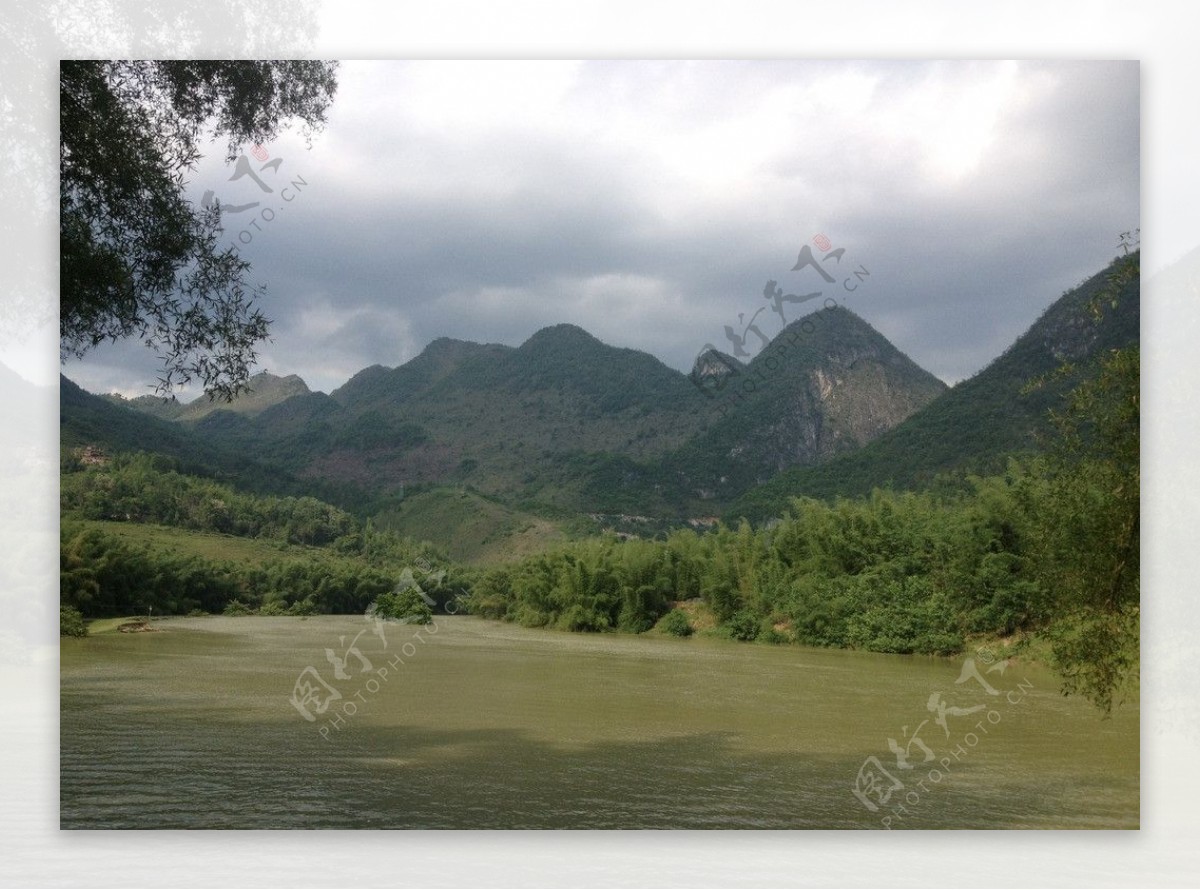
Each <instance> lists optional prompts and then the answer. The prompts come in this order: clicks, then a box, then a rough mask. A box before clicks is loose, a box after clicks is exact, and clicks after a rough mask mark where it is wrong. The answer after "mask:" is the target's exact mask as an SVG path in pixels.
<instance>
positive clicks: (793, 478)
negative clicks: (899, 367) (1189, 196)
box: [726, 254, 1141, 520]
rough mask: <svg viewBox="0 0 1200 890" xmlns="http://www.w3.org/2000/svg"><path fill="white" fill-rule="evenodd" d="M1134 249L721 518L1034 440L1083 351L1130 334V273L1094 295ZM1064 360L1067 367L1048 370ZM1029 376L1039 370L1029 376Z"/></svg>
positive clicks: (893, 480) (1133, 313)
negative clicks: (856, 436) (845, 442)
mask: <svg viewBox="0 0 1200 890" xmlns="http://www.w3.org/2000/svg"><path fill="white" fill-rule="evenodd" d="M1138 259H1139V257H1138V256H1137V255H1136V254H1131V255H1130V257H1121V258H1118V259H1117V260H1114V261H1113V263H1112V264H1110V265H1109V266H1108V267H1107V268H1106V269H1104V270H1103V271H1102V272H1099V273H1097V274H1096V275H1094V276H1092V277H1091V278H1089V279H1088V280H1087V281H1085V282H1083V283H1082V284H1081V285H1079V286H1078V287H1076V288H1074V289H1073V290H1071V291H1068V292H1067V293H1065V294H1064V295H1063V296H1062V297H1061V298H1060V299H1058V300H1057V301H1055V302H1054V303H1053V304H1052V305H1051V306H1050V307H1048V308H1047V309H1046V311H1045V312H1044V313H1043V314H1042V316H1041V318H1039V319H1038V320H1037V321H1036V322H1035V323H1034V324H1033V326H1032V327H1030V328H1029V330H1028V331H1026V332H1025V333H1024V334H1023V335H1022V336H1021V337H1019V338H1018V339H1017V340H1016V342H1015V343H1013V345H1012V346H1010V347H1009V348H1008V349H1007V350H1006V351H1005V352H1004V354H1003V355H1001V356H1000V357H999V358H997V359H996V360H995V361H993V362H992V363H991V364H990V365H988V366H987V367H986V368H984V369H983V370H982V371H980V372H979V373H978V374H976V375H975V376H974V377H972V378H970V379H969V380H966V381H964V382H962V383H960V384H958V385H957V386H955V387H953V388H952V389H951V390H950V391H949V392H947V393H946V394H945V395H944V396H942V397H941V398H939V399H937V400H936V401H934V402H932V403H930V404H929V405H928V406H926V407H924V408H923V409H922V410H920V411H917V412H916V413H914V414H913V415H912V416H911V417H909V418H908V419H907V420H906V421H905V422H903V423H901V424H899V425H897V426H896V427H895V428H894V429H892V430H890V431H888V432H885V433H883V434H882V435H880V436H879V437H878V438H877V439H875V440H874V441H873V442H871V443H870V444H868V445H866V446H865V447H863V448H861V449H859V450H857V451H855V452H853V453H850V454H846V455H841V456H838V457H837V458H835V459H833V460H830V461H828V462H827V463H824V464H822V465H820V466H814V467H804V468H795V469H790V470H787V471H785V472H783V473H781V474H780V475H778V476H777V477H776V478H774V479H772V480H770V481H769V482H767V483H765V484H763V485H761V486H759V487H757V488H754V489H752V490H750V491H748V492H747V493H746V494H745V495H743V496H742V497H741V498H740V499H739V500H738V501H737V502H736V503H735V504H734V505H733V506H732V508H730V510H729V511H728V512H727V514H726V518H727V519H730V520H735V519H737V518H740V517H746V518H749V519H754V520H759V519H765V518H768V517H771V516H777V515H779V514H780V513H782V512H783V511H784V510H786V508H787V505H788V503H789V500H790V498H792V497H795V496H800V495H804V496H809V497H819V498H826V497H832V496H834V495H843V496H853V495H860V494H866V493H869V492H870V491H871V489H872V488H876V487H886V486H894V487H898V488H916V487H922V486H926V485H929V484H930V483H932V482H933V481H934V480H935V478H936V477H937V476H938V475H939V474H944V473H953V472H957V473H960V474H961V473H964V472H971V473H979V474H982V473H992V472H998V471H1000V470H1002V469H1003V467H1004V463H1005V461H1006V459H1007V456H1008V455H1010V454H1015V453H1020V452H1030V451H1035V450H1037V449H1038V448H1039V447H1040V437H1042V436H1044V435H1046V434H1048V433H1049V432H1050V423H1049V417H1048V414H1049V411H1050V410H1051V409H1053V408H1056V407H1059V406H1061V404H1062V399H1063V396H1064V394H1065V393H1066V391H1067V390H1068V389H1070V388H1071V387H1073V386H1075V385H1078V383H1079V382H1080V375H1081V374H1084V373H1086V372H1087V370H1088V368H1089V362H1090V360H1091V359H1093V358H1094V357H1096V356H1097V355H1099V354H1101V353H1103V352H1104V351H1106V350H1110V349H1116V348H1120V347H1124V346H1128V345H1131V344H1135V343H1137V342H1138V340H1139V322H1140V315H1141V310H1140V305H1141V301H1140V285H1139V282H1138V280H1137V279H1136V278H1134V279H1133V280H1132V281H1129V282H1128V283H1126V284H1125V285H1124V286H1123V287H1121V288H1120V290H1119V292H1118V293H1117V295H1116V299H1115V300H1112V299H1107V298H1105V299H1102V297H1103V296H1104V294H1105V291H1106V289H1107V288H1108V286H1109V282H1110V278H1111V276H1113V275H1114V274H1115V273H1116V272H1117V271H1118V270H1119V268H1120V266H1121V264H1122V263H1126V262H1135V261H1137V260H1138ZM1065 363H1073V364H1074V365H1075V366H1076V373H1075V374H1073V375H1066V376H1062V377H1061V378H1053V377H1050V376H1049V375H1054V373H1055V372H1056V371H1057V370H1058V369H1060V368H1061V367H1062V366H1063V365H1064V364H1065ZM1039 378H1046V379H1045V380H1044V381H1042V382H1041V383H1040V385H1036V384H1037V382H1038V381H1039ZM1031 384H1035V385H1031Z"/></svg>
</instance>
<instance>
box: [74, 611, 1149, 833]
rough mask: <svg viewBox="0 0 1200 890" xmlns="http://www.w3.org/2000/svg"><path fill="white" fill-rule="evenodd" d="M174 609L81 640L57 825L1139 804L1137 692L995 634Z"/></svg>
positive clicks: (690, 820)
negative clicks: (906, 637) (932, 652)
mask: <svg viewBox="0 0 1200 890" xmlns="http://www.w3.org/2000/svg"><path fill="white" fill-rule="evenodd" d="M155 626H156V627H159V628H161V632H159V633H138V634H121V633H115V632H110V633H101V634H95V635H93V636H91V637H88V638H84V639H63V640H62V654H61V767H62V773H61V791H62V796H61V825H62V827H63V828H851V829H860V828H861V829H872V828H875V829H880V828H893V829H903V828H909V829H926V828H1137V827H1138V824H1139V738H1138V708H1137V705H1136V703H1134V704H1132V705H1128V704H1127V705H1125V706H1123V707H1121V708H1119V709H1117V710H1116V711H1115V712H1114V714H1113V716H1112V717H1111V718H1110V719H1102V718H1101V716H1100V714H1099V713H1098V712H1097V711H1096V710H1095V708H1094V707H1092V706H1091V705H1089V704H1088V703H1087V702H1086V701H1084V700H1082V699H1078V698H1075V697H1070V698H1064V697H1063V696H1062V695H1060V694H1059V692H1058V685H1057V681H1056V679H1055V677H1054V676H1053V675H1052V674H1050V673H1049V672H1047V671H1045V670H1044V669H1041V668H1038V667H1037V666H1031V665H1021V664H1016V663H1011V664H1007V665H1002V664H1000V663H997V662H995V661H994V660H992V659H991V658H990V657H989V656H988V654H987V653H981V654H979V655H978V657H976V658H974V659H972V660H970V661H969V662H967V661H964V659H961V658H960V659H956V660H948V659H937V658H925V657H908V656H894V655H875V654H870V653H861V652H846V651H834V650H820V649H808V648H801V647H796V646H767V645H758V644H744V643H733V642H726V641H720V640H705V639H694V638H693V639H687V640H677V639H673V638H665V637H657V636H649V635H643V636H628V635H618V634H603V635H584V634H570V633H563V632H554V631H542V630H529V629H524V628H520V627H515V626H512V625H508V624H503V623H498V622H492V621H485V620H483V619H479V618H473V617H465V616H455V617H445V616H443V617H441V618H439V619H438V622H437V624H436V625H434V626H432V627H426V628H419V627H416V626H411V625H399V624H395V623H389V624H387V625H372V624H370V623H368V622H367V621H366V620H364V619H363V618H362V617H352V616H320V617H313V618H306V619H302V618H265V617H239V618H227V617H215V616H214V617H207V618H179V619H169V620H165V621H161V622H158V621H156V622H155ZM327 650H328V655H331V656H332V661H331V660H330V658H329V657H328V656H327ZM335 666H338V667H340V673H341V675H342V678H339V677H338V676H337V675H336V673H337V672H336V671H335ZM310 668H311V670H309V669H310ZM960 680H961V682H958V681H960ZM322 708H324V710H323V711H322ZM302 712H307V715H308V716H310V717H312V720H309V719H306V717H305V714H304V713H302ZM939 720H940V721H941V724H939ZM889 739H891V740H893V741H894V742H895V747H896V748H897V749H898V750H899V751H900V752H901V756H900V757H899V758H898V757H897V755H896V754H895V753H893V750H892V748H891V746H890V745H889ZM898 759H899V760H902V761H904V762H905V763H907V766H908V767H909V768H908V769H903V768H901V767H900V766H899V765H898V763H897V761H898ZM856 792H857V793H856Z"/></svg>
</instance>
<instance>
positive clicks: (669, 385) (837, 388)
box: [134, 310, 944, 516]
mask: <svg viewBox="0 0 1200 890" xmlns="http://www.w3.org/2000/svg"><path fill="white" fill-rule="evenodd" d="M810 319H811V320H810V321H809V320H806V321H802V322H797V323H796V324H795V325H793V326H792V327H790V328H788V329H787V330H785V331H783V332H782V333H781V334H780V335H779V336H778V337H777V338H776V340H775V341H774V342H773V343H772V344H771V347H770V348H769V349H765V350H763V352H762V353H760V355H759V356H757V357H756V358H755V359H754V360H753V361H751V362H750V363H749V364H747V365H743V364H741V363H738V362H736V361H735V360H734V359H732V358H729V357H727V356H722V355H721V354H719V353H714V361H715V363H716V364H715V365H714V368H713V371H714V373H713V374H711V375H707V376H706V375H704V374H703V373H701V374H697V375H694V376H693V378H692V379H689V377H688V375H685V374H681V373H679V372H678V371H675V370H673V369H671V368H669V367H667V366H666V365H664V364H663V363H662V362H660V361H659V360H658V359H657V358H655V357H653V356H651V355H648V354H647V353H644V352H639V351H637V350H633V349H623V348H618V347H613V346H609V345H607V344H605V343H603V342H601V341H600V340H598V339H596V338H595V337H593V336H592V335H591V334H589V333H587V332H586V331H584V330H582V329H581V328H578V327H576V326H574V325H567V324H561V325H554V326H552V327H548V328H544V329H542V330H540V331H538V332H536V333H535V334H533V335H532V336H531V337H530V338H529V339H528V340H526V341H525V342H524V343H523V344H522V345H521V346H519V347H516V348H514V347H509V346H499V345H495V344H478V343H469V342H464V341H460V340H451V339H447V338H442V339H438V340H435V341H433V342H432V343H430V344H429V346H428V347H426V349H425V350H424V351H423V352H421V354H420V355H418V356H417V357H416V358H414V359H412V360H411V361H409V362H407V363H405V364H403V365H401V366H399V367H396V368H383V367H380V366H372V367H370V368H366V369H364V370H363V371H361V372H359V373H358V374H356V375H355V376H354V377H353V378H351V379H350V380H349V381H348V382H347V383H346V384H345V385H344V386H342V387H341V388H339V389H337V390H335V391H334V392H333V393H331V394H330V395H328V396H326V395H324V394H322V393H312V392H309V391H308V390H307V388H306V387H304V389H303V391H298V392H297V393H296V394H294V395H292V396H290V397H288V398H283V399H282V400H280V401H277V402H275V403H274V404H270V405H269V406H267V407H264V408H262V409H261V410H259V411H257V412H256V413H251V412H248V411H243V412H240V413H233V412H230V411H226V410H216V411H209V412H207V413H206V414H205V415H203V416H201V417H199V419H198V420H197V419H194V417H191V416H189V415H188V414H187V409H185V410H184V411H183V412H180V413H179V414H178V415H177V419H178V421H180V422H181V423H183V424H185V425H186V426H188V427H190V428H191V429H192V430H194V432H195V434H196V435H198V436H200V437H203V438H205V439H208V440H211V441H213V442H218V443H221V444H223V445H224V446H225V447H226V448H230V449H236V450H239V451H242V452H244V453H250V454H255V455H257V456H259V457H261V458H262V459H264V460H268V461H274V462H278V463H279V464H280V465H282V466H286V467H287V468H288V469H289V470H290V471H291V472H294V473H296V474H299V475H300V476H303V477H305V478H312V479H320V480H326V481H333V482H338V483H346V484H352V485H357V486H360V487H370V488H373V489H375V490H378V491H398V490H399V488H400V487H401V486H403V485H409V486H411V485H414V484H433V485H456V486H462V485H470V486H472V487H473V488H474V489H475V490H477V491H478V492H480V493H481V494H482V495H485V496H487V497H491V498H499V499H500V500H502V501H503V502H505V503H507V504H509V505H511V506H513V507H517V508H519V509H522V510H529V509H535V510H536V509H543V508H544V509H551V510H557V511H563V510H565V511H569V512H570V511H574V512H588V511H600V512H612V513H623V512H624V513H638V514H654V515H676V516H683V515H691V514H692V512H693V511H695V510H699V511H700V513H701V514H705V515H707V514H710V513H712V512H713V510H712V504H710V503H707V501H709V500H711V499H713V498H714V497H715V498H717V499H719V500H728V499H730V498H732V497H734V496H736V495H737V494H738V493H740V492H741V491H742V490H743V489H744V488H745V487H747V486H748V485H750V484H753V483H754V482H755V481H759V480H761V479H766V478H769V477H770V476H771V475H773V474H774V473H775V472H777V471H778V470H779V469H781V468H784V467H788V466H794V465H797V464H806V463H812V462H815V461H820V460H824V459H827V458H828V457H830V456H832V455H834V454H837V453H839V452H841V451H843V450H847V449H851V448H856V447H859V446H860V445H862V444H863V443H865V442H867V441H870V440H871V439H873V438H874V437H875V436H877V435H879V434H880V433H881V432H883V431H884V430H887V429H890V428H891V427H892V426H894V425H895V424H896V423H899V422H900V421H901V420H902V419H904V418H905V417H907V416H908V415H909V414H910V413H912V411H914V410H916V409H917V408H918V407H920V406H922V405H924V404H926V403H927V402H928V401H930V400H931V399H933V398H936V396H937V395H938V394H939V393H940V392H941V391H942V390H943V389H944V385H943V384H942V383H941V382H940V381H938V380H937V379H936V378H934V377H933V376H932V375H930V374H928V373H927V372H925V371H922V370H921V369H920V368H918V367H917V366H916V365H915V364H913V363H912V362H911V361H910V360H909V359H908V358H907V357H905V356H904V355H902V354H901V353H900V352H899V351H898V350H896V349H895V347H894V346H892V345H891V344H890V343H888V341H887V340H886V339H885V338H884V337H883V336H882V335H880V334H879V333H878V332H877V331H875V330H874V329H873V328H871V326H870V325H869V324H867V323H866V322H865V321H863V320H862V319H861V318H859V317H858V316H855V315H853V314H852V313H850V312H847V311H845V310H825V311H822V312H819V313H815V314H814V315H813V316H811V317H810ZM808 327H812V329H813V330H812V333H809V332H808ZM781 359H782V360H781ZM702 360H703V357H702ZM780 360H781V364H780V367H778V368H776V363H777V362H778V361H780ZM760 371H761V372H762V374H761V379H760V381H759V382H758V383H756V384H755V386H754V391H753V392H752V393H750V394H749V395H747V394H746V392H745V390H746V387H745V385H744V380H746V379H749V378H750V377H751V376H752V375H757V374H759V372H760ZM722 372H725V373H731V374H733V378H732V379H730V380H724V379H722V378H721V377H720V374H721V373H722ZM697 383H699V384H700V385H697ZM300 386H302V384H300ZM297 389H299V387H297ZM283 391H284V390H282V388H281V387H278V386H276V387H274V388H273V389H272V393H273V394H275V395H279V394H282V392H283ZM134 407H136V406H134Z"/></svg>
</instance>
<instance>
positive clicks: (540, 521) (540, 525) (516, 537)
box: [375, 488, 566, 564]
mask: <svg viewBox="0 0 1200 890" xmlns="http://www.w3.org/2000/svg"><path fill="white" fill-rule="evenodd" d="M375 521H376V523H377V524H378V525H379V526H380V527H382V528H387V529H391V530H392V531H395V532H398V533H400V534H402V535H406V536H408V537H412V538H416V539H418V540H426V541H430V542H432V543H433V544H434V545H436V546H437V547H439V548H440V549H444V550H445V551H447V553H449V555H450V557H451V558H452V559H454V560H458V561H461V562H465V563H472V564H487V563H496V562H504V561H507V560H512V559H519V558H521V557H524V556H528V555H529V554H531V553H536V552H539V551H541V550H544V549H546V548H547V547H548V546H550V545H552V544H554V543H557V542H559V541H562V540H564V539H565V537H566V535H565V533H564V532H563V529H562V528H561V527H560V526H559V525H558V524H556V523H554V522H552V521H550V520H548V519H544V518H542V517H540V516H535V515H533V514H532V513H525V512H522V511H520V510H515V509H512V508H510V507H506V506H503V505H501V504H498V503H496V502H495V501H493V500H490V499H488V498H485V497H482V496H480V495H479V494H477V493H475V492H471V491H466V490H462V489H458V488H435V489H432V490H430V491H423V492H421V493H419V494H416V495H413V496H411V497H408V498H405V499H404V500H403V501H402V502H401V503H400V504H399V505H398V506H396V507H395V508H392V509H389V510H387V511H385V512H383V513H380V514H379V515H378V516H376V517H375Z"/></svg>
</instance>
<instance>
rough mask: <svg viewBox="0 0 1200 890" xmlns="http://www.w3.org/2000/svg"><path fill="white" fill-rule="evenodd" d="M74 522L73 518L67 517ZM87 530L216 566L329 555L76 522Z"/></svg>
mask: <svg viewBox="0 0 1200 890" xmlns="http://www.w3.org/2000/svg"><path fill="white" fill-rule="evenodd" d="M66 518H70V517H66ZM72 521H73V522H77V523H79V524H80V525H81V526H83V527H84V528H94V529H97V530H99V531H101V532H103V533H104V534H105V535H108V536H110V537H114V538H118V539H120V540H121V541H122V542H123V543H126V544H129V545H130V546H133V547H140V546H143V545H145V546H148V547H150V549H151V550H158V551H170V552H171V553H175V554H178V555H181V556H198V557H201V558H203V559H209V560H212V561H214V562H244V563H250V564H255V565H257V564H260V563H263V562H268V561H270V560H279V559H286V558H292V557H300V558H308V557H311V556H317V555H321V554H325V553H328V552H329V551H328V550H323V549H321V548H319V547H306V546H304V545H301V544H287V543H284V542H282V541H273V540H266V539H259V538H240V537H236V536H234V535H221V534H216V533H215V532H201V531H191V530H189V529H182V528H172V527H170V526H165V525H151V524H148V523H140V522H110V521H105V520H95V519H80V520H72Z"/></svg>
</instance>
